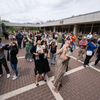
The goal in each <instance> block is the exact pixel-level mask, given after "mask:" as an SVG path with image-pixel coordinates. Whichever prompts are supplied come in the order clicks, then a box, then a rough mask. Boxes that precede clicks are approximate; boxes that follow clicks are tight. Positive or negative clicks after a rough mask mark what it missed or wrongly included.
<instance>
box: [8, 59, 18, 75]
mask: <svg viewBox="0 0 100 100" xmlns="http://www.w3.org/2000/svg"><path fill="white" fill-rule="evenodd" d="M10 65H11V68H12V70H13V71H14V72H15V74H16V76H18V70H17V63H16V64H12V63H11V61H10Z"/></svg>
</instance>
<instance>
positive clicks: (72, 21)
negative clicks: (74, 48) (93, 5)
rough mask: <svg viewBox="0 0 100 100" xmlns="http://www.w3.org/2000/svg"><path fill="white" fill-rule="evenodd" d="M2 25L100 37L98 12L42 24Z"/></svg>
mask: <svg viewBox="0 0 100 100" xmlns="http://www.w3.org/2000/svg"><path fill="white" fill-rule="evenodd" d="M4 24H5V25H6V26H14V27H18V26H20V27H41V28H42V29H44V30H46V31H53V32H56V31H57V32H60V31H61V32H65V31H66V32H67V33H70V32H71V31H73V33H74V34H75V35H77V34H78V33H79V32H80V31H81V32H82V33H83V34H88V33H89V32H92V33H93V32H96V33H97V34H98V35H100V11H97V12H92V13H88V14H83V15H78V16H74V17H69V18H65V19H60V20H56V21H53V22H48V23H44V24H24V23H8V22H4Z"/></svg>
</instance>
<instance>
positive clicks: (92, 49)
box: [83, 39, 97, 68]
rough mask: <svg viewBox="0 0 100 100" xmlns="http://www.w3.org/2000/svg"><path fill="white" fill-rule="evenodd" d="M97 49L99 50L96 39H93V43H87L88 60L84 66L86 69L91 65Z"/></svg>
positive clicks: (86, 59)
mask: <svg viewBox="0 0 100 100" xmlns="http://www.w3.org/2000/svg"><path fill="white" fill-rule="evenodd" d="M96 48H97V45H96V43H95V39H92V40H91V42H88V43H87V47H86V49H85V51H86V50H87V51H86V52H88V53H86V58H85V61H84V64H83V66H84V67H85V68H86V65H88V64H89V61H90V59H91V58H92V57H93V55H94V52H95V49H96ZM85 51H84V53H85ZM90 52H92V53H90ZM88 66H89V65H88Z"/></svg>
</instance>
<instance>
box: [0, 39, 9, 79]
mask: <svg viewBox="0 0 100 100" xmlns="http://www.w3.org/2000/svg"><path fill="white" fill-rule="evenodd" d="M1 41H2V39H1V38H0V77H2V75H3V70H2V65H3V66H4V67H5V70H6V73H7V78H9V77H10V72H9V68H8V65H7V61H6V59H5V54H4V50H6V48H7V46H8V45H5V44H2V43H1Z"/></svg>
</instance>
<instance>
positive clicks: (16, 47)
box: [13, 42, 19, 54]
mask: <svg viewBox="0 0 100 100" xmlns="http://www.w3.org/2000/svg"><path fill="white" fill-rule="evenodd" d="M13 44H15V46H13V48H15V49H16V50H17V54H18V52H19V49H18V46H17V43H15V42H13Z"/></svg>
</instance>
